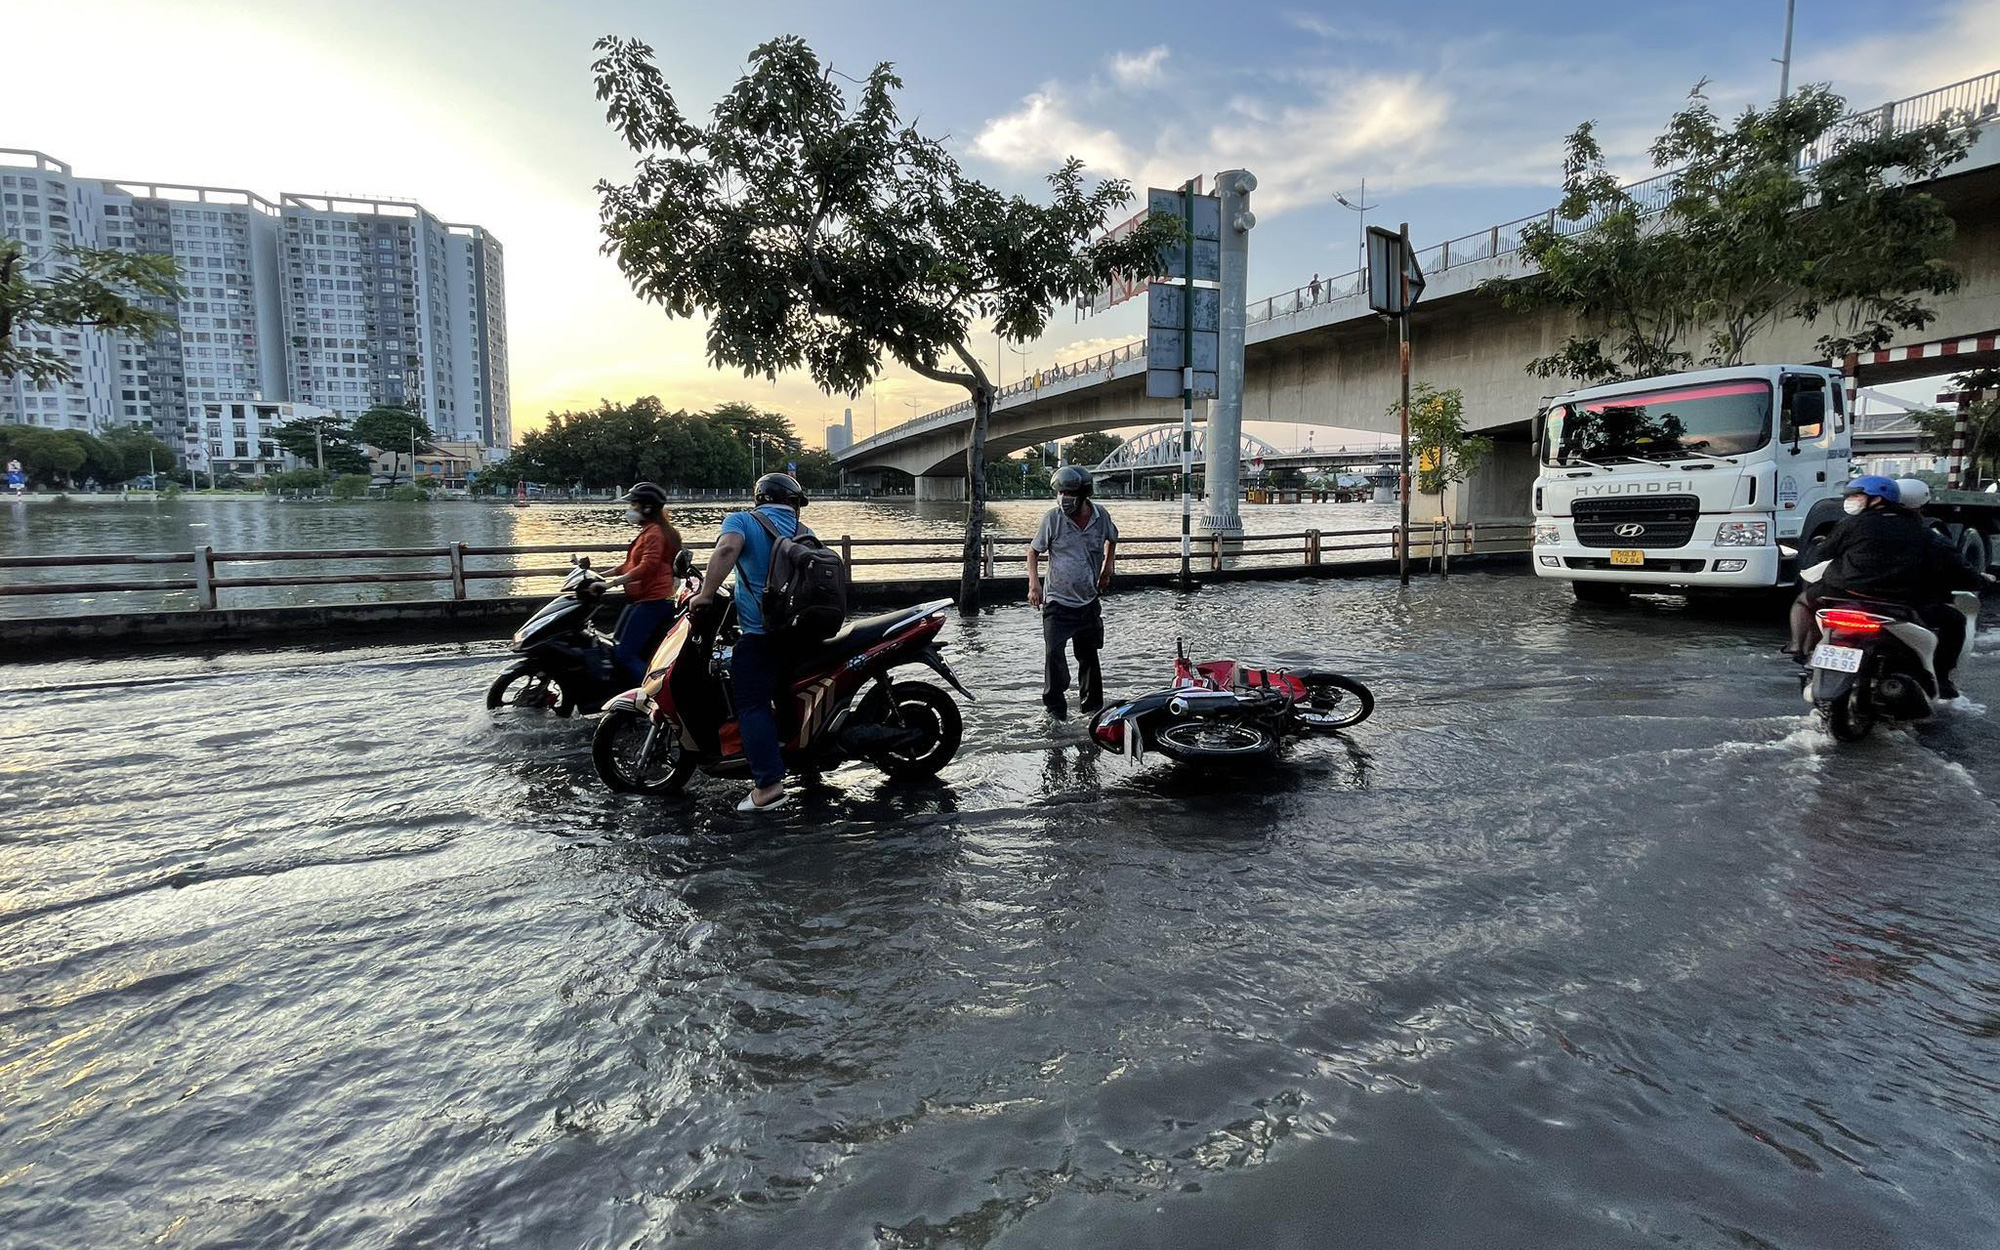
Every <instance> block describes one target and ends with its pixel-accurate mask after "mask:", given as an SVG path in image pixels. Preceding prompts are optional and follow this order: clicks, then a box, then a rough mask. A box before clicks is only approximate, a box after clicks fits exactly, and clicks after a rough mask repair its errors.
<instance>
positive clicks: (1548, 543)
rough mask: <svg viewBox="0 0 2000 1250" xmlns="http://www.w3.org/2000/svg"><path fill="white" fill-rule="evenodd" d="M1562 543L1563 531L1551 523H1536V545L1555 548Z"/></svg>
mask: <svg viewBox="0 0 2000 1250" xmlns="http://www.w3.org/2000/svg"><path fill="white" fill-rule="evenodd" d="M1561 541H1562V529H1561V528H1560V527H1559V526H1557V525H1555V524H1554V523H1552V522H1549V521H1537V522H1536V523H1535V545H1536V546H1537V547H1553V546H1555V545H1556V544H1557V543H1559V542H1561Z"/></svg>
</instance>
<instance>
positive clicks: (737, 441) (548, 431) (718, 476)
mask: <svg viewBox="0 0 2000 1250" xmlns="http://www.w3.org/2000/svg"><path fill="white" fill-rule="evenodd" d="M750 416H752V417H754V418H755V429H756V430H758V431H761V432H762V433H763V434H764V435H765V436H767V437H769V438H771V440H772V443H773V446H771V447H769V448H767V449H766V451H765V460H766V463H767V464H769V465H770V466H771V467H772V468H782V467H783V466H784V464H785V463H786V461H787V460H788V459H796V460H798V462H799V469H800V472H801V473H802V474H807V476H811V477H818V478H820V480H821V484H826V476H825V475H826V474H829V473H830V474H832V480H835V481H837V480H838V478H839V471H838V469H836V468H834V467H833V465H832V460H831V457H827V456H826V453H824V452H815V453H808V452H806V451H805V450H804V449H803V448H800V447H799V443H798V439H797V437H796V436H794V435H793V434H792V428H791V422H790V421H789V420H788V419H786V418H784V417H782V416H779V415H778V414H776V413H755V412H751V414H750ZM747 419H748V418H746V417H745V416H744V409H743V407H742V406H741V405H724V406H723V407H721V408H718V409H716V411H715V412H713V413H709V414H707V415H703V414H700V413H688V412H684V411H675V412H670V411H668V410H667V408H666V405H664V404H662V403H661V402H660V401H659V399H658V398H657V397H655V396H652V395H646V396H643V397H641V398H639V399H635V400H633V401H632V402H631V403H628V404H614V403H612V402H611V401H610V400H605V401H603V402H602V403H600V404H599V405H598V406H597V407H596V408H595V409H592V410H590V411H588V412H560V413H551V414H549V420H548V424H547V425H545V426H543V427H542V428H541V429H539V430H535V431H533V432H532V433H529V434H528V435H526V436H525V437H523V438H522V440H521V445H520V446H519V447H517V448H515V450H514V454H513V455H511V456H509V457H508V458H507V459H506V460H505V461H503V462H502V463H501V464H499V465H495V466H493V467H492V468H490V469H488V470H486V471H485V472H482V473H481V474H480V481H481V482H482V483H484V482H486V481H487V480H488V479H489V476H490V477H491V479H492V480H493V481H495V482H496V483H498V482H502V481H504V482H505V484H506V486H507V487H508V488H509V489H511V488H512V486H513V483H514V482H516V481H523V480H524V481H529V482H545V483H561V484H564V485H569V484H572V483H575V484H581V485H583V486H586V487H606V486H629V485H631V484H632V483H633V482H638V481H650V482H658V483H659V484H660V485H662V486H666V487H670V488H683V489H692V490H719V489H727V488H730V487H737V488H742V489H745V490H747V489H748V488H749V485H750V481H751V478H752V476H753V474H752V471H751V458H750V451H751V447H750V442H749V436H748V434H747V433H746V431H747V430H748V429H749V428H750V427H748V426H746V425H745V424H744V423H745V421H746V420H747ZM815 456H818V457H821V458H822V459H821V460H815V459H814V457H815ZM809 470H810V472H809ZM802 480H803V479H802ZM812 484H813V483H811V482H807V485H812Z"/></svg>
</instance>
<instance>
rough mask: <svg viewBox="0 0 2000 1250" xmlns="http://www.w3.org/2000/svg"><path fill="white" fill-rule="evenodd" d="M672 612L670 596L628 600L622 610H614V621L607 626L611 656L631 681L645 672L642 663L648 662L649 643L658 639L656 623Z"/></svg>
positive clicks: (658, 630) (665, 621)
mask: <svg viewBox="0 0 2000 1250" xmlns="http://www.w3.org/2000/svg"><path fill="white" fill-rule="evenodd" d="M673 614H674V601H673V600H672V599H648V600H646V601H645V602H644V603H628V604H626V605H625V610H624V611H623V612H620V613H619V614H618V623H617V624H616V625H614V626H612V628H611V658H612V659H613V660H615V661H616V662H617V663H618V666H619V667H620V668H622V669H624V670H625V672H626V674H627V675H628V676H630V677H631V678H632V680H633V681H638V680H640V679H641V678H643V677H644V676H645V675H646V665H647V664H649V663H651V662H652V659H653V645H654V643H655V642H657V641H658V637H659V633H660V627H661V626H662V625H665V624H666V623H667V620H668V618H670V617H672V616H673Z"/></svg>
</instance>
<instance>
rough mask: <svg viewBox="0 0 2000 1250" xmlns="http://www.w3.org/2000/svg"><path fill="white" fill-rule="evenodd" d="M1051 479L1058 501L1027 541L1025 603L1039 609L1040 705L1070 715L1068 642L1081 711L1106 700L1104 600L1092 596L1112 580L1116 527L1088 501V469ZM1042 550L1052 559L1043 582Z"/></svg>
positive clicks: (1071, 467)
mask: <svg viewBox="0 0 2000 1250" xmlns="http://www.w3.org/2000/svg"><path fill="white" fill-rule="evenodd" d="M1053 485H1054V486H1055V488H1056V506H1055V507H1053V508H1051V509H1049V511H1048V515H1047V516H1044V517H1043V518H1042V524H1041V528H1040V529H1038V530H1036V531H1035V537H1034V538H1033V539H1032V540H1031V541H1030V542H1029V544H1028V602H1029V604H1030V605H1032V606H1034V607H1037V608H1040V609H1042V648H1043V659H1042V705H1043V706H1044V707H1046V708H1048V710H1049V715H1051V716H1053V717H1055V718H1056V719H1057V720H1062V719H1064V718H1065V717H1067V716H1068V715H1069V700H1068V699H1067V698H1066V697H1065V694H1064V692H1066V691H1067V690H1068V689H1069V660H1068V658H1067V657H1066V656H1065V655H1064V654H1063V648H1064V647H1066V646H1069V647H1073V648H1074V649H1075V651H1076V692H1077V698H1078V706H1079V707H1080V708H1082V710H1083V711H1085V712H1095V711H1096V710H1098V709H1099V708H1101V707H1103V706H1104V677H1103V673H1102V672H1101V671H1100V669H1099V668H1098V661H1097V653H1098V652H1099V651H1101V650H1102V649H1103V647H1104V604H1103V602H1102V601H1101V600H1099V599H1098V597H1097V596H1098V592H1099V591H1101V590H1103V589H1104V588H1105V587H1107V586H1109V585H1110V584H1111V574H1112V570H1113V569H1114V568H1115V567H1116V565H1117V563H1118V526H1117V525H1115V524H1113V523H1112V520H1111V516H1110V514H1109V513H1107V512H1105V511H1104V509H1103V508H1100V507H1098V506H1097V505H1096V504H1095V503H1092V502H1091V498H1090V496H1091V491H1092V481H1091V476H1090V470H1088V469H1086V468H1084V467H1083V466H1082V465H1076V464H1066V465H1064V466H1063V467H1062V468H1060V469H1057V470H1056V473H1055V478H1054V481H1053ZM1043 556H1047V557H1048V558H1049V576H1048V584H1047V586H1046V587H1044V585H1043V581H1042V557H1043Z"/></svg>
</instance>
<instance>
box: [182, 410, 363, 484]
mask: <svg viewBox="0 0 2000 1250" xmlns="http://www.w3.org/2000/svg"><path fill="white" fill-rule="evenodd" d="M331 415H333V414H332V413H331V412H329V411H328V410H327V409H325V408H321V407H319V406H318V405H317V404H294V403H289V402H283V401H281V402H278V403H265V402H263V401H261V400H223V401H220V402H216V403H205V404H202V405H201V406H200V408H199V409H198V410H197V417H196V419H195V420H194V421H191V422H189V424H188V427H187V430H186V432H185V433H184V434H183V435H182V437H181V438H180V439H179V440H178V442H179V445H180V446H181V447H182V448H183V454H184V456H185V458H186V460H187V463H188V466H189V467H190V468H200V469H207V470H210V471H212V472H214V474H215V475H216V476H217V477H221V476H222V475H223V474H226V473H234V474H237V475H238V476H240V477H262V476H264V475H265V474H266V473H278V472H281V471H283V470H284V469H287V468H294V467H303V468H312V467H313V465H314V458H313V457H312V456H296V457H288V456H287V455H286V454H285V452H284V449H283V448H281V447H279V446H278V444H277V441H276V439H275V438H274V435H275V434H276V432H277V429H278V427H279V426H281V425H285V424H287V423H289V422H292V421H297V420H301V419H303V418H308V417H327V416H331Z"/></svg>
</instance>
